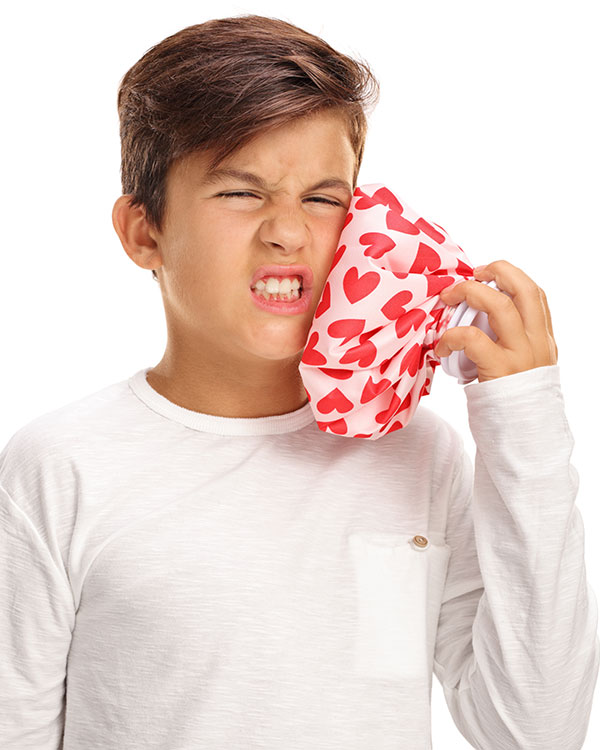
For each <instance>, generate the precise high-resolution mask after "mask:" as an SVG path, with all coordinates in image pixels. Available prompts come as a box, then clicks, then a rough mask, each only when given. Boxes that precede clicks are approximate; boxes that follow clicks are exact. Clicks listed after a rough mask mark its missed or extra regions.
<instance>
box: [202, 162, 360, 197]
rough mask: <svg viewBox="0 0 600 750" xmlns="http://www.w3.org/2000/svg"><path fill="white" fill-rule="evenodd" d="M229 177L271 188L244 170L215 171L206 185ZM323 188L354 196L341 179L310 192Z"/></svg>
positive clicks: (327, 180) (328, 180)
mask: <svg viewBox="0 0 600 750" xmlns="http://www.w3.org/2000/svg"><path fill="white" fill-rule="evenodd" d="M227 177H232V178H233V179H238V180H241V181H242V182H249V183H251V184H252V185H256V187H258V188H261V189H262V190H268V189H269V186H268V185H267V183H266V182H265V181H264V180H263V179H262V177H259V176H258V175H256V174H254V173H252V172H245V171H244V170H242V169H225V168H221V169H213V170H212V171H210V172H208V173H207V175H206V177H205V178H204V183H205V184H206V185H209V184H212V183H215V182H218V181H219V180H221V179H223V178H227ZM321 188H340V189H341V190H345V191H346V192H347V193H349V194H350V195H352V189H351V187H350V185H349V184H348V183H347V182H346V180H342V179H340V178H339V177H326V178H325V179H324V180H321V181H320V182H318V183H317V184H316V185H313V186H312V187H311V188H309V190H319V189H321Z"/></svg>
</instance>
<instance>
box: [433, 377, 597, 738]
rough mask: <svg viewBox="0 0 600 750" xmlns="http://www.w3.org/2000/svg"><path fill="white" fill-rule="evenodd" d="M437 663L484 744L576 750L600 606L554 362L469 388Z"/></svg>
mask: <svg viewBox="0 0 600 750" xmlns="http://www.w3.org/2000/svg"><path fill="white" fill-rule="evenodd" d="M465 392H466V397H467V406H468V415H469V425H470V429H471V433H472V435H473V438H474V440H475V444H476V449H477V450H476V455H475V468H474V475H473V467H472V462H471V459H470V458H469V456H468V455H467V454H466V453H465V452H464V447H463V450H462V458H461V460H460V461H459V466H458V468H457V470H456V473H455V476H454V480H453V485H452V499H451V507H450V509H449V517H448V526H447V540H448V544H449V545H450V546H451V549H452V554H451V559H450V563H449V568H448V573H447V579H446V588H445V592H444V597H443V600H442V607H441V611H440V617H439V620H438V630H437V637H436V646H435V653H434V672H435V674H436V676H437V677H438V679H439V680H440V683H441V684H442V687H443V690H444V695H445V699H446V702H447V704H448V708H449V710H450V713H451V715H452V717H453V719H454V722H455V724H456V726H457V728H458V730H459V731H460V732H461V734H462V735H463V736H464V737H465V738H466V739H467V740H468V742H469V743H470V744H471V745H472V746H473V747H475V748H478V750H580V748H581V747H582V746H583V743H584V741H585V735H586V732H587V728H588V724H589V718H590V714H591V707H592V700H593V694H594V688H595V685H596V681H597V677H598V668H599V662H600V640H599V639H598V635H597V627H598V608H597V601H596V598H595V596H594V593H593V591H592V589H591V588H590V586H589V585H588V583H587V580H586V570H585V560H584V554H585V547H584V528H583V521H582V517H581V514H580V512H579V509H578V508H577V506H576V505H575V499H576V495H577V490H578V486H579V476H578V474H577V471H576V469H575V468H574V467H573V466H572V465H571V463H570V457H571V453H572V450H573V445H574V441H573V436H572V434H571V431H570V429H569V425H568V422H567V419H566V416H565V411H564V401H563V396H562V392H561V389H560V380H559V367H558V365H553V366H547V367H540V368H535V369H533V370H527V371H525V372H522V373H515V374H513V375H509V376H506V377H503V378H497V379H496V380H491V381H485V382H483V383H473V384H471V385H467V386H466V387H465Z"/></svg>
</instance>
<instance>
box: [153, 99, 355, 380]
mask: <svg viewBox="0 0 600 750" xmlns="http://www.w3.org/2000/svg"><path fill="white" fill-rule="evenodd" d="M208 161H209V159H208V155H207V154H206V153H203V152H199V153H196V154H193V155H191V156H189V157H185V158H184V159H183V160H181V161H178V162H176V163H174V164H173V165H172V167H171V169H170V171H169V173H168V177H167V187H166V199H167V203H166V206H167V207H166V213H165V221H164V224H163V228H162V231H161V232H157V231H156V230H152V231H151V234H152V237H153V239H154V240H155V242H156V247H157V253H158V255H159V257H160V259H161V260H162V265H161V266H154V267H155V268H160V270H159V271H158V275H159V278H160V281H161V288H162V293H163V301H164V305H165V312H166V317H167V327H168V331H169V346H170V348H171V349H172V350H174V349H176V350H177V352H178V354H179V357H180V358H181V357H182V356H183V352H185V359H186V361H187V363H188V364H193V363H194V361H197V360H204V359H206V358H208V359H213V360H214V361H215V362H217V363H219V365H220V366H225V365H226V364H227V363H228V362H234V361H235V362H236V363H239V364H243V363H244V362H247V363H249V364H250V361H251V360H252V361H253V364H257V363H258V361H259V360H261V359H262V360H263V361H264V360H272V361H273V362H272V364H275V362H274V361H275V360H285V359H290V358H296V360H297V361H299V360H300V357H301V356H302V351H303V349H304V347H305V345H306V338H307V335H308V331H309V328H310V325H311V322H312V319H313V316H314V313H315V309H316V307H317V304H318V302H319V299H320V296H321V293H322V291H323V287H324V285H325V280H326V278H327V275H328V273H329V269H330V267H331V263H332V261H333V256H334V253H335V250H336V248H337V243H338V239H339V236H340V233H341V231H342V228H343V225H344V221H345V218H346V214H347V211H348V207H349V205H350V199H351V197H352V188H353V184H352V180H353V172H354V165H355V155H354V152H353V150H352V147H351V145H350V141H349V138H348V135H347V129H346V125H345V123H344V122H343V121H342V120H341V119H340V116H339V114H336V113H331V112H330V113H327V112H325V113H320V114H318V115H315V116H312V117H310V118H303V119H301V120H297V121H295V122H293V123H291V124H288V125H284V126H282V127H280V128H278V129H276V130H274V131H271V132H269V133H265V134H262V135H260V136H258V137H257V138H255V139H254V140H253V141H252V142H251V143H249V144H248V145H246V146H245V147H244V148H243V149H240V150H239V151H238V152H237V153H235V154H234V155H233V156H231V157H229V158H228V159H227V160H226V161H225V162H223V163H222V164H220V165H219V169H222V168H229V169H238V170H244V171H246V172H251V173H253V174H254V175H257V176H258V177H260V178H262V180H264V182H265V183H266V187H264V188H259V187H257V186H256V185H255V184H252V183H251V182H249V181H248V180H247V179H240V178H239V177H221V178H218V179H215V178H213V179H212V180H211V181H210V182H209V181H208V180H207V178H208V173H207V165H208ZM326 178H338V179H339V180H342V181H343V182H345V183H346V184H347V188H348V189H347V190H345V189H344V188H343V187H326V188H320V189H318V190H315V189H312V188H313V186H314V185H316V184H318V183H320V182H322V181H323V180H325V179H326ZM234 191H244V192H245V194H244V195H241V196H240V195H238V196H231V197H224V196H223V195H222V194H223V193H225V192H230V193H231V192H234ZM326 201H331V202H326ZM270 264H276V265H292V264H298V265H306V266H309V267H310V269H311V270H312V275H313V283H312V293H311V297H310V302H309V305H308V309H307V310H306V311H304V312H301V313H297V314H280V313H277V312H271V311H267V310H265V309H261V308H260V307H258V306H257V304H256V303H255V301H254V300H253V298H252V295H253V292H252V291H251V289H250V287H251V283H252V280H253V277H254V276H255V272H256V271H257V269H258V268H259V267H260V266H263V265H270ZM205 364H206V363H205Z"/></svg>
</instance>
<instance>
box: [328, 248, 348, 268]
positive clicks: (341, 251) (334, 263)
mask: <svg viewBox="0 0 600 750" xmlns="http://www.w3.org/2000/svg"><path fill="white" fill-rule="evenodd" d="M346 247H347V246H346V245H340V246H339V247H338V249H337V250H336V251H335V255H334V256H333V261H332V263H331V266H330V268H329V273H331V272H332V270H333V269H334V268H335V267H336V266H337V264H338V263H339V262H340V258H341V257H342V255H343V254H344V253H345V252H346ZM328 275H329V274H328Z"/></svg>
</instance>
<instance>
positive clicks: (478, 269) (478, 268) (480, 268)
mask: <svg viewBox="0 0 600 750" xmlns="http://www.w3.org/2000/svg"><path fill="white" fill-rule="evenodd" d="M484 268H485V266H475V268H474V269H473V274H476V273H481V271H483V269H484Z"/></svg>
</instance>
